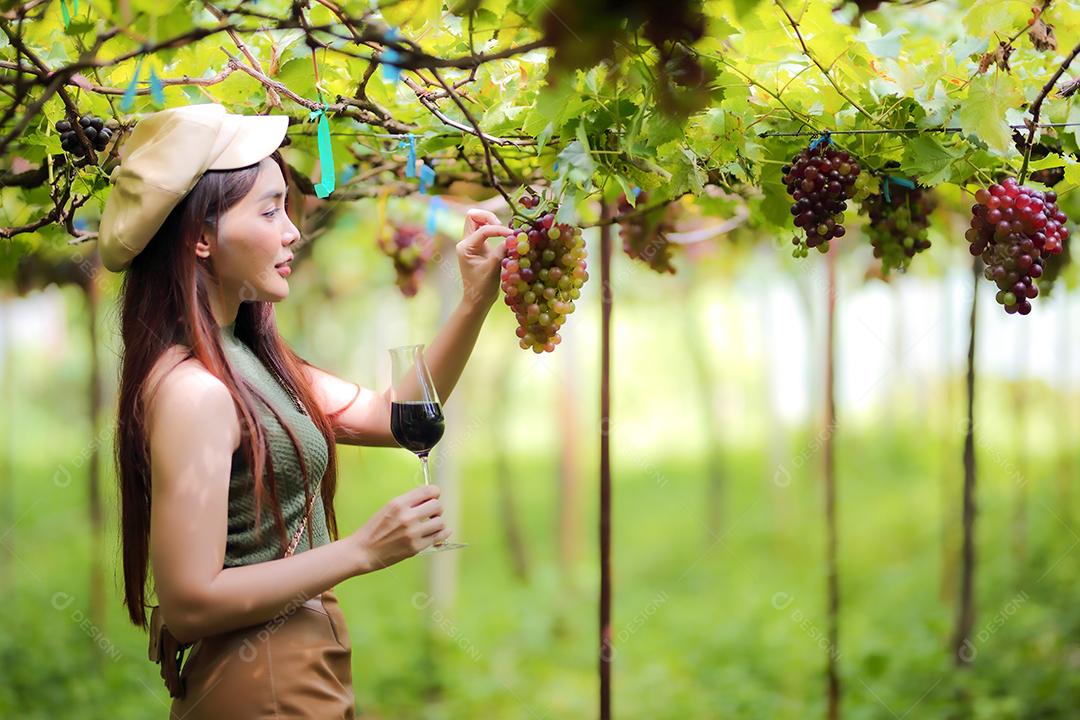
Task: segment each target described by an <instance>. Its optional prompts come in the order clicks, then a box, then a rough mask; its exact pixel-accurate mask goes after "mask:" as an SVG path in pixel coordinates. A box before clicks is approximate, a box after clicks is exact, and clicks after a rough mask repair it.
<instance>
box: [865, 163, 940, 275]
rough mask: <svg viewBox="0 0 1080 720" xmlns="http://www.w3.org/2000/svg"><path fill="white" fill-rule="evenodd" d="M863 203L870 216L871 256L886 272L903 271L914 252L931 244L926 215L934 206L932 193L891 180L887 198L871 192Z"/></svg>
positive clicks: (934, 201) (920, 250)
mask: <svg viewBox="0 0 1080 720" xmlns="http://www.w3.org/2000/svg"><path fill="white" fill-rule="evenodd" d="M884 182H888V180H887V179H886V180H885V181H884ZM862 206H863V208H864V209H865V210H866V213H867V215H868V216H869V218H870V223H869V225H868V227H867V229H866V231H867V234H868V235H869V236H870V244H871V245H873V247H874V257H876V258H879V259H880V260H881V266H882V271H883V272H884V273H885V274H886V275H888V273H889V271H890V270H906V269H907V267H908V265H909V264H910V263H911V258H913V257H915V254H916V253H920V252H922V251H923V250H926V249H928V248H929V247H930V240H929V239H927V234H928V233H927V228H928V227H929V226H930V218H929V217H928V216H929V214H930V213H931V212H932V211H933V210H934V208H935V207H936V206H937V199H936V198H935V197H934V194H933V192H931V191H929V190H925V189H923V188H921V187H918V186H916V187H915V188H906V187H903V186H901V185H897V184H895V183H893V184H892V186H891V187H890V188H889V199H888V200H886V199H885V196H884V195H871V196H869V197H868V198H866V200H864V201H863V203H862Z"/></svg>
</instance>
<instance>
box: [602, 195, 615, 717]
mask: <svg viewBox="0 0 1080 720" xmlns="http://www.w3.org/2000/svg"><path fill="white" fill-rule="evenodd" d="M600 217H601V219H602V220H607V219H608V218H609V217H610V208H609V207H608V204H607V202H606V201H601V205H600ZM600 292H601V315H600V720H611V652H612V647H611V310H612V299H613V298H612V294H613V293H612V288H611V225H610V224H606V225H601V226H600Z"/></svg>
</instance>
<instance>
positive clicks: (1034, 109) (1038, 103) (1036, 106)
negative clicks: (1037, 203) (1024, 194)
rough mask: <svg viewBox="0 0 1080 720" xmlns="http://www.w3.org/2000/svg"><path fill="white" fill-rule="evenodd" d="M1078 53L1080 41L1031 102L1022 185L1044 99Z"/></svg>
mask: <svg viewBox="0 0 1080 720" xmlns="http://www.w3.org/2000/svg"><path fill="white" fill-rule="evenodd" d="M1078 53H1080V43H1077V44H1076V46H1075V47H1073V49H1072V52H1070V53H1069V54H1068V56H1067V57H1066V58H1065V61H1064V62H1062V63H1061V65H1060V66H1059V67H1058V69H1057V72H1055V73H1054V74H1053V76H1051V78H1050V79H1049V80H1047V81H1046V84H1045V85H1043V87H1042V90H1040V91H1039V95H1038V97H1036V98H1035V102H1033V103H1031V122H1030V123H1028V136H1027V146H1026V147H1025V148H1024V164H1023V165H1022V166H1021V167H1020V177H1019V178H1017V182H1019V183H1020V184H1021V185H1023V184H1024V179H1025V178H1026V177H1027V171H1028V163H1029V162H1030V161H1031V148H1032V146H1033V145H1034V142H1035V130H1036V128H1038V127H1039V113H1040V112H1041V111H1042V104H1043V100H1045V99H1046V96H1047V95H1049V94H1050V91H1051V90H1053V89H1054V85H1056V84H1057V81H1058V79H1059V78H1061V75H1062V74H1063V73H1064V72H1065V70H1066V69H1067V68H1068V67H1069V63H1071V62H1072V61H1073V58H1075V57H1076V56H1077V54H1078Z"/></svg>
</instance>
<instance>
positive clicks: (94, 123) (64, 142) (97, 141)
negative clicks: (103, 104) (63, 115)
mask: <svg viewBox="0 0 1080 720" xmlns="http://www.w3.org/2000/svg"><path fill="white" fill-rule="evenodd" d="M78 123H79V125H80V126H81V127H82V131H83V134H84V135H86V139H87V140H89V141H90V144H91V145H92V146H93V148H94V150H96V151H97V152H102V151H104V150H105V146H106V145H108V143H109V138H111V137H112V134H113V131H114V130H115V129H116V128H117V127H119V125H118V123H117V122H116V121H115V120H109V122H108V124H106V123H105V121H104V120H102V119H101V118H99V117H96V116H94V115H90V114H86V115H83V116H82V117H80V118H79V120H78ZM56 130H57V132H59V133H60V147H62V148H63V149H64V152H68V153H71V154H72V155H77V156H78V157H84V156H85V155H86V148H85V147H83V144H82V141H81V140H79V136H78V135H76V134H75V128H74V127H73V125H72V122H71V120H60V121H58V122H57V123H56Z"/></svg>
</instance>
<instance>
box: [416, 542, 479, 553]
mask: <svg viewBox="0 0 1080 720" xmlns="http://www.w3.org/2000/svg"><path fill="white" fill-rule="evenodd" d="M467 547H469V543H452V542H444V543H441V544H439V545H430V546H428V547H426V548H424V549H423V550H421V551H420V552H418V553H416V554H417V555H434V554H435V553H439V552H443V551H444V550H457V549H459V548H467Z"/></svg>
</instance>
